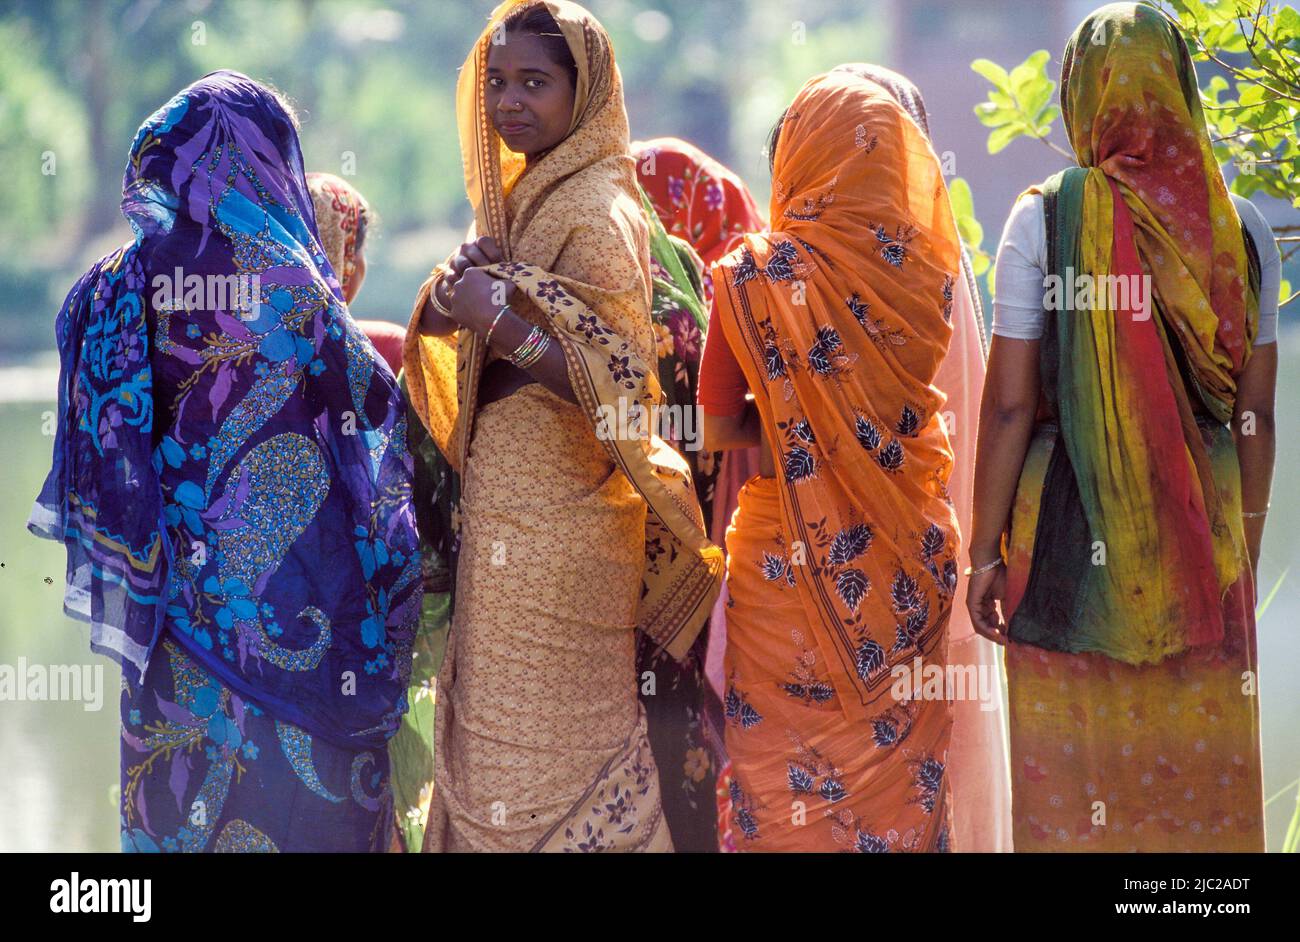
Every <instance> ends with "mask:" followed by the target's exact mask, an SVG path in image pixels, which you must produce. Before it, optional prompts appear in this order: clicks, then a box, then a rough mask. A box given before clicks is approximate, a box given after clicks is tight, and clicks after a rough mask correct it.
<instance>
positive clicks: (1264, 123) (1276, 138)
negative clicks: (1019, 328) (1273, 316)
mask: <svg viewBox="0 0 1300 942" xmlns="http://www.w3.org/2000/svg"><path fill="white" fill-rule="evenodd" d="M1150 5H1151V6H1154V7H1156V8H1158V9H1161V10H1163V11H1164V12H1165V13H1166V14H1168V15H1169V16H1171V17H1172V18H1173V19H1175V20H1176V21H1177V22H1178V24H1179V26H1180V27H1181V28H1182V30H1183V35H1184V36H1185V37H1186V39H1187V43H1188V46H1189V48H1190V49H1191V51H1192V58H1193V59H1194V60H1195V61H1196V62H1198V63H1203V64H1202V65H1201V66H1200V68H1199V72H1200V76H1199V79H1200V83H1201V88H1200V91H1201V101H1202V105H1203V107H1204V109H1205V117H1206V121H1207V123H1208V124H1209V127H1210V133H1211V140H1212V141H1213V142H1214V152H1215V156H1216V157H1217V158H1218V160H1219V163H1221V164H1223V165H1224V166H1228V167H1231V168H1233V169H1235V171H1236V172H1235V173H1233V174H1231V180H1230V185H1231V188H1232V190H1233V192H1235V193H1239V194H1241V195H1242V196H1247V197H1249V196H1252V195H1254V194H1256V193H1264V194H1267V195H1269V196H1273V197H1277V198H1279V199H1284V200H1286V201H1287V202H1289V203H1291V205H1292V206H1293V207H1296V208H1300V137H1298V135H1300V12H1297V11H1296V9H1295V8H1294V7H1292V6H1286V5H1283V4H1280V3H1277V2H1275V0H1166V2H1156V0H1151V4H1150ZM1050 58H1051V57H1050V55H1049V54H1048V52H1047V51H1046V50H1039V51H1038V52H1035V53H1034V54H1033V55H1031V56H1030V57H1029V58H1027V59H1026V60H1025V61H1024V62H1022V63H1020V65H1018V66H1016V67H1015V68H1013V69H1012V70H1011V71H1010V72H1008V71H1007V70H1006V69H1004V68H1003V67H1002V66H1000V65H997V64H996V63H994V62H991V61H989V60H988V59H976V60H975V61H974V62H972V63H971V69H972V70H973V71H974V72H976V73H978V74H979V75H981V76H983V77H984V78H986V79H987V80H988V81H989V82H990V83H991V84H992V86H993V88H992V90H991V91H990V92H989V95H988V98H987V100H985V101H983V102H981V103H980V104H978V105H976V106H975V115H976V116H977V117H978V118H979V120H980V121H981V122H982V123H983V124H984V125H985V126H987V127H990V128H992V131H990V132H989V136H988V151H989V153H990V154H996V153H998V152H999V151H1001V150H1002V149H1003V148H1005V147H1006V146H1007V145H1008V144H1010V143H1011V142H1012V141H1015V140H1017V139H1019V138H1021V137H1028V138H1033V139H1035V140H1039V141H1042V142H1043V143H1044V144H1046V145H1047V146H1049V147H1051V148H1052V149H1054V150H1056V151H1057V152H1058V153H1060V154H1062V156H1064V157H1065V158H1066V159H1067V160H1069V161H1070V162H1071V163H1073V160H1074V158H1073V156H1072V155H1071V154H1069V153H1068V152H1066V151H1065V150H1063V149H1062V148H1060V147H1058V146H1057V145H1055V144H1053V143H1052V142H1051V141H1049V140H1048V139H1047V137H1048V135H1049V134H1050V133H1051V131H1052V123H1053V122H1054V121H1055V120H1056V119H1057V118H1058V117H1059V116H1060V113H1061V110H1060V108H1059V107H1058V106H1057V105H1055V104H1053V103H1052V102H1053V100H1054V98H1055V92H1056V83H1055V82H1054V81H1052V79H1051V78H1050V77H1049V76H1048V74H1047V66H1048V62H1049V61H1050ZM1207 65H1208V67H1207ZM1225 75H1226V76H1227V77H1225ZM954 210H955V211H957V212H958V225H959V226H963V227H964V228H963V235H966V233H967V232H968V231H969V232H978V231H979V230H978V228H977V227H978V225H979V224H978V222H977V221H976V220H975V217H974V208H973V207H972V206H970V205H969V203H968V202H967V203H963V204H962V205H961V206H960V207H959V206H958V202H957V200H956V196H955V195H954ZM1275 234H1276V235H1277V237H1278V240H1279V243H1280V245H1281V250H1282V260H1283V262H1286V261H1287V260H1289V259H1290V258H1291V257H1292V256H1293V255H1295V254H1296V253H1297V252H1298V251H1300V225H1282V226H1276V227H1275ZM971 251H972V257H973V259H974V263H975V265H976V267H977V268H979V269H984V270H988V268H989V261H990V258H989V256H988V253H987V252H986V251H984V250H983V249H982V248H981V247H980V246H979V242H978V240H976V241H975V242H974V243H973V244H972V247H971ZM989 287H990V289H991V288H992V279H991V276H990V281H989ZM1281 294H1282V302H1283V303H1284V304H1285V303H1287V302H1289V301H1294V300H1295V299H1296V297H1297V294H1293V293H1292V291H1291V285H1290V284H1289V283H1288V282H1285V281H1284V282H1283V284H1282V292H1281Z"/></svg>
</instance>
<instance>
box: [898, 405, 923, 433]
mask: <svg viewBox="0 0 1300 942" xmlns="http://www.w3.org/2000/svg"><path fill="white" fill-rule="evenodd" d="M920 426H921V418H920V416H918V415H917V414H916V412H915V411H913V409H912V407H911V406H908V405H905V406H903V414H902V415H900V416H899V418H898V424H897V425H895V426H894V428H896V429H897V430H898V434H899V435H915V434H916V430H917V429H918V428H920Z"/></svg>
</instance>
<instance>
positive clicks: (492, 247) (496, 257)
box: [474, 236, 503, 265]
mask: <svg viewBox="0 0 1300 942" xmlns="http://www.w3.org/2000/svg"><path fill="white" fill-rule="evenodd" d="M474 244H475V246H477V247H478V250H479V252H480V253H481V254H482V255H483V257H484V258H485V259H487V261H486V262H485V263H484V264H487V265H492V264H495V263H496V262H500V261H502V260H503V256H502V255H501V247H500V246H499V245H497V241H496V239H494V238H492V237H491V236H483V238H481V239H479V240H477V241H476V242H475V243H474Z"/></svg>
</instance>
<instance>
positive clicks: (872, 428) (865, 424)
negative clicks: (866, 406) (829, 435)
mask: <svg viewBox="0 0 1300 942" xmlns="http://www.w3.org/2000/svg"><path fill="white" fill-rule="evenodd" d="M853 434H854V435H855V436H856V437H857V439H858V444H859V445H861V446H862V447H863V448H865V449H866V450H867V451H875V450H876V449H877V448H879V447H880V429H878V428H876V424H875V423H874V422H872V421H871V420H870V419H868V418H866V417H865V416H861V415H860V416H858V420H857V421H856V422H855V423H854V428H853Z"/></svg>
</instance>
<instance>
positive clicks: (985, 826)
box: [934, 278, 1011, 853]
mask: <svg viewBox="0 0 1300 942" xmlns="http://www.w3.org/2000/svg"><path fill="white" fill-rule="evenodd" d="M952 327H953V333H952V344H951V345H950V346H949V348H948V355H947V357H945V358H944V361H943V363H942V364H941V365H940V367H939V372H938V374H937V375H936V376H935V380H934V384H935V385H936V386H938V387H939V388H940V389H942V390H943V391H944V392H945V393H947V395H948V402H947V404H946V405H945V406H944V412H945V414H946V422H947V424H948V435H949V438H950V439H951V441H952V449H953V455H954V459H955V461H954V465H953V469H952V476H951V477H950V478H949V480H948V491H949V493H950V494H951V495H952V499H953V504H954V505H955V506H956V510H957V519H958V521H959V522H960V523H961V529H962V532H963V533H969V532H970V526H971V500H972V497H973V495H974V490H975V488H974V482H975V434H976V432H977V431H978V430H979V408H980V395H981V392H982V390H983V388H984V345H983V336H982V334H983V325H982V324H980V323H979V320H978V315H977V314H976V308H975V302H974V300H973V298H972V296H971V288H970V282H969V280H968V279H967V278H961V279H958V283H957V285H956V286H955V288H954V291H953V314H952ZM955 597H956V598H957V599H961V600H963V601H962V603H961V604H958V605H954V606H953V608H952V620H951V621H950V623H949V627H948V632H949V634H948V663H949V664H950V665H960V666H962V667H965V666H966V665H973V666H974V667H975V676H976V677H986V678H988V679H987V680H985V681H984V683H986V684H987V685H988V687H989V688H990V689H991V697H990V698H989V699H987V700H984V701H983V702H981V701H980V700H979V699H974V698H970V697H968V698H966V699H962V700H958V701H956V702H955V703H954V704H953V729H952V740H951V743H950V745H949V746H948V772H949V774H950V775H951V777H952V800H953V849H954V850H956V851H973V852H985V853H987V852H1010V851H1011V775H1010V768H1009V766H1008V759H1007V733H1006V722H1007V704H1006V698H1005V696H1004V695H1003V691H1002V657H1001V653H1000V652H999V651H998V647H997V645H995V644H994V643H993V642H991V641H989V640H987V639H985V638H982V637H980V636H979V635H977V634H976V633H975V629H974V627H973V626H972V625H971V620H970V615H969V613H968V612H967V610H966V605H965V602H964V600H965V598H966V577H965V576H961V577H959V580H958V583H957V593H956V596H955ZM977 689H979V688H977Z"/></svg>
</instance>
